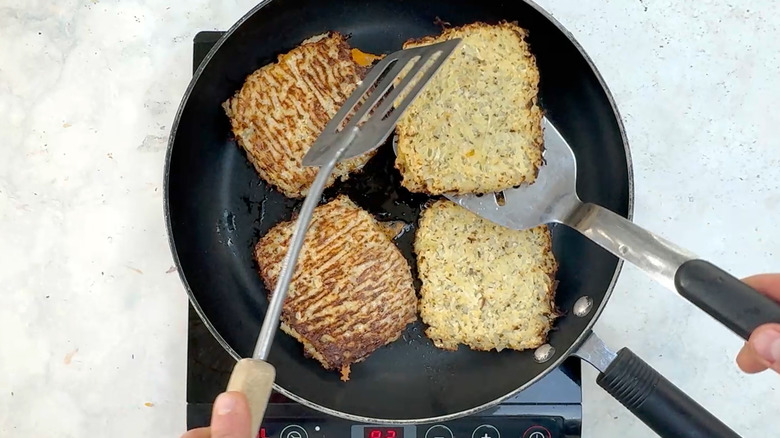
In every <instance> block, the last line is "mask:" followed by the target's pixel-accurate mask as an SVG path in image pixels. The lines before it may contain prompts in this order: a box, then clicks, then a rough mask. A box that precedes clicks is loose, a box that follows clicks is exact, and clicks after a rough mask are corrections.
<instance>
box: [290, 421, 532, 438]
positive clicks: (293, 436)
mask: <svg viewBox="0 0 780 438" xmlns="http://www.w3.org/2000/svg"><path fill="white" fill-rule="evenodd" d="M279 436H280V437H281V438H309V434H308V433H306V429H304V428H302V427H301V426H298V425H297V424H291V425H289V426H287V427H285V428H284V429H282V433H280V434H279ZM534 438H536V437H534Z"/></svg>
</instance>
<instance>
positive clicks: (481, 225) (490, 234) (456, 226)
mask: <svg viewBox="0 0 780 438" xmlns="http://www.w3.org/2000/svg"><path fill="white" fill-rule="evenodd" d="M414 250H415V253H416V254H417V269H418V271H419V275H420V279H421V280H422V290H421V296H422V298H421V300H420V317H421V318H422V321H423V322H424V323H426V324H427V325H428V326H429V327H428V328H427V329H426V332H425V333H426V335H427V336H428V337H429V338H430V339H431V340H432V341H433V343H434V344H435V345H436V346H437V347H439V348H442V349H446V350H456V349H457V348H458V344H465V345H468V346H469V347H471V348H472V349H474V350H485V351H487V350H491V349H496V350H498V351H501V350H503V349H505V348H508V349H513V350H523V349H527V348H536V347H538V346H540V345H542V344H543V343H544V342H546V338H547V333H548V332H549V330H550V327H551V326H552V323H553V321H554V319H555V318H556V317H557V316H558V314H557V312H556V310H555V303H554V284H555V281H554V279H555V274H556V271H557V269H558V264H557V262H556V260H555V257H554V256H553V253H552V240H551V236H550V232H549V230H548V229H547V227H546V226H540V227H537V228H533V229H530V230H525V231H516V230H510V229H508V228H505V227H502V226H500V225H496V224H494V223H492V222H490V221H488V220H486V219H483V218H481V217H479V216H477V215H476V214H474V213H472V212H470V211H468V210H466V209H465V208H463V207H460V206H459V205H457V204H455V203H453V202H451V201H448V200H441V201H437V202H435V203H434V204H432V205H431V206H430V207H428V208H427V209H425V210H424V211H423V213H422V215H421V217H420V223H419V228H418V230H417V235H416V236H415V241H414Z"/></svg>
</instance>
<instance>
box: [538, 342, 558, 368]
mask: <svg viewBox="0 0 780 438" xmlns="http://www.w3.org/2000/svg"><path fill="white" fill-rule="evenodd" d="M554 355H555V347H553V346H552V345H550V344H544V345H542V346H541V347H539V348H537V349H536V351H534V360H536V361H537V362H539V363H545V362H547V361H548V360H550V359H552V357H553V356H554Z"/></svg>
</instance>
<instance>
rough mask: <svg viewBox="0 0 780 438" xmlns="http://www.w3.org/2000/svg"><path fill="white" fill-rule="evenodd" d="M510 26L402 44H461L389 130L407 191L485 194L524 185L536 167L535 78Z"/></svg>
mask: <svg viewBox="0 0 780 438" xmlns="http://www.w3.org/2000/svg"><path fill="white" fill-rule="evenodd" d="M526 36H527V31H526V30H524V29H522V28H521V27H519V26H518V25H517V24H516V23H510V22H506V21H502V22H500V23H498V24H494V25H489V24H486V23H484V22H476V23H471V24H468V25H465V26H460V27H452V28H447V29H445V30H443V31H442V33H441V34H439V35H436V36H426V37H423V38H418V39H415V40H409V41H407V42H406V43H405V44H404V48H411V47H416V46H421V45H428V44H432V43H435V42H439V41H443V40H447V39H452V38H455V37H460V38H463V43H462V44H461V47H460V49H459V50H458V51H457V52H455V53H453V54H452V55H451V57H450V59H448V60H447V62H446V63H445V64H444V65H443V66H442V68H441V70H439V71H438V72H437V73H436V76H434V78H433V79H432V80H431V82H430V83H428V84H427V85H426V88H425V89H424V90H423V91H422V92H421V94H420V96H419V97H418V98H417V99H416V100H415V101H414V102H412V104H411V105H410V107H409V108H408V109H407V111H406V113H405V114H404V115H403V116H402V117H401V119H400V120H399V123H398V126H397V128H396V135H397V142H398V154H397V157H396V162H395V165H396V168H397V169H398V170H399V171H400V172H401V174H402V176H403V179H402V184H403V186H404V187H406V188H407V189H409V190H410V191H414V192H422V193H428V194H432V195H440V194H444V193H456V194H466V193H489V192H496V191H501V190H504V189H508V188H510V187H513V186H518V185H520V184H522V183H532V182H533V181H535V180H536V177H537V176H538V172H539V167H541V165H542V151H543V135H542V110H541V108H540V107H539V105H538V97H537V95H538V83H539V71H538V68H537V66H536V60H535V57H534V56H533V54H532V53H531V51H530V47H529V45H528V43H527V42H526V40H525V38H526Z"/></svg>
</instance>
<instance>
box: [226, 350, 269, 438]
mask: <svg viewBox="0 0 780 438" xmlns="http://www.w3.org/2000/svg"><path fill="white" fill-rule="evenodd" d="M275 378H276V370H275V369H274V367H273V365H271V364H269V363H268V362H265V361H262V360H257V359H241V360H239V361H238V363H236V366H235V367H233V373H232V374H231V375H230V380H229V381H228V385H227V390H228V391H240V392H243V393H244V395H246V398H247V400H248V401H249V411H250V412H251V413H252V436H255V435H256V434H257V431H258V430H260V423H262V422H263V416H264V415H265V408H266V406H268V398H269V397H270V396H271V389H272V388H273V385H274V379H275Z"/></svg>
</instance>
